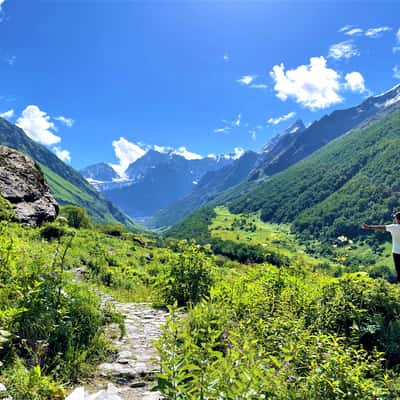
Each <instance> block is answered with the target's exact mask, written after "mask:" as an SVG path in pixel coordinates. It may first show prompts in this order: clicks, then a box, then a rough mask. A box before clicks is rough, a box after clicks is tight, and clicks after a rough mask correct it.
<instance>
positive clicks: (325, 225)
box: [172, 111, 400, 242]
mask: <svg viewBox="0 0 400 400" xmlns="http://www.w3.org/2000/svg"><path fill="white" fill-rule="evenodd" d="M399 148H400V112H399V111H397V112H394V113H392V114H390V115H389V116H386V117H384V118H382V119H380V120H377V121H374V122H373V123H370V124H369V125H368V126H367V127H364V128H362V129H356V130H353V131H351V132H350V133H348V134H347V135H345V136H344V137H342V138H340V139H337V140H335V141H333V142H331V143H330V144H328V145H326V146H325V147H323V148H322V149H321V150H319V151H317V152H316V153H314V154H313V155H311V156H310V157H308V158H306V159H305V160H303V161H300V162H299V163H297V164H296V165H294V166H292V167H290V168H288V169H287V170H286V171H284V172H282V173H280V174H278V175H275V176H274V177H272V178H270V179H267V180H264V181H262V182H259V183H258V184H257V185H255V186H254V183H253V185H252V186H251V184H250V183H243V184H241V185H239V186H237V187H236V188H234V189H232V190H230V191H229V192H226V193H224V194H223V195H222V196H219V198H218V199H217V200H216V201H214V202H213V205H215V204H225V205H228V206H229V208H230V210H231V211H232V212H234V213H249V212H256V211H259V212H260V213H261V214H260V215H261V218H262V219H263V220H264V221H269V222H274V223H288V224H291V226H292V229H293V231H294V232H296V233H297V234H300V235H301V236H303V237H304V238H307V239H318V240H322V241H326V242H328V241H332V240H333V239H335V238H337V237H338V236H340V235H345V236H347V237H349V238H352V239H360V238H366V236H365V233H364V232H363V231H361V230H360V228H359V226H360V224H361V223H362V222H367V223H380V224H381V223H389V222H390V221H391V219H392V218H391V214H392V213H393V211H394V210H397V209H399V208H400V198H399V194H400V174H399V172H398V171H399V165H400V153H399ZM205 210H207V208H205V209H203V210H202V211H201V213H203V214H204V213H205V212H206V211H205ZM208 212H210V209H209V208H208ZM199 219H201V215H200V213H194V214H192V215H191V216H190V217H189V218H187V219H186V220H185V221H183V222H182V223H181V224H179V225H177V226H176V227H174V228H173V229H172V233H174V232H176V231H178V230H179V231H180V232H181V233H182V232H185V233H189V230H190V225H193V223H194V221H198V220H199ZM383 238H384V235H371V234H369V236H368V240H369V241H370V242H372V241H374V240H378V241H379V240H380V239H383Z"/></svg>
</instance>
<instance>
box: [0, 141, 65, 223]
mask: <svg viewBox="0 0 400 400" xmlns="http://www.w3.org/2000/svg"><path fill="white" fill-rule="evenodd" d="M0 194H1V196H2V197H4V198H5V199H6V200H8V201H9V202H10V203H11V204H12V205H13V208H14V212H15V215H16V218H17V220H18V221H19V222H21V223H27V224H31V225H40V224H42V223H43V222H46V221H53V220H54V219H55V218H56V217H57V214H58V204H57V203H56V201H55V199H54V197H53V195H52V194H51V192H50V189H49V187H48V185H47V183H46V181H45V179H44V175H43V173H42V171H41V170H40V168H39V166H38V165H37V164H36V163H35V162H34V161H33V160H32V159H30V158H29V157H27V156H26V155H24V154H22V153H19V152H17V151H15V150H12V149H10V148H8V147H4V146H0Z"/></svg>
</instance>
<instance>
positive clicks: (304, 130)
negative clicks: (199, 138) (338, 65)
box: [81, 85, 400, 228]
mask: <svg viewBox="0 0 400 400" xmlns="http://www.w3.org/2000/svg"><path fill="white" fill-rule="evenodd" d="M399 99H400V85H397V86H395V87H394V88H392V89H390V90H388V91H387V92H385V93H383V94H380V95H377V96H371V97H369V98H367V99H366V100H365V101H363V102H362V103H361V104H360V105H357V106H354V107H351V108H347V109H343V110H335V111H333V112H332V113H331V114H329V115H325V116H324V117H322V118H321V119H320V120H318V121H314V122H313V123H311V124H310V125H309V126H307V127H306V126H305V125H304V123H303V121H301V120H297V121H295V122H294V123H293V124H292V125H291V126H289V127H288V128H287V129H286V130H285V131H283V132H282V133H280V134H278V135H276V136H275V137H273V138H272V139H271V140H270V141H269V142H268V143H266V144H265V145H264V146H263V148H262V149H260V151H259V152H254V151H247V152H243V154H241V155H240V156H237V157H233V156H232V155H230V156H219V157H206V158H203V159H196V160H187V159H186V158H184V157H183V156H181V155H177V154H174V152H173V151H168V152H164V153H162V152H159V151H155V150H149V151H148V152H147V153H146V154H145V155H144V156H142V157H141V158H139V159H138V160H136V161H135V162H133V163H132V164H131V165H130V166H129V167H128V169H127V170H126V171H125V175H126V176H125V179H121V177H120V176H118V174H117V173H116V172H115V171H114V169H113V168H112V167H111V166H110V165H108V164H105V163H100V164H95V165H93V166H90V167H87V168H85V169H84V170H82V171H81V173H82V175H83V176H84V177H85V178H86V179H87V180H88V181H89V182H90V183H92V184H94V185H95V186H96V187H97V188H98V189H99V190H101V191H102V192H103V194H104V196H105V197H106V198H108V199H109V200H110V201H112V202H113V203H114V204H116V205H117V206H118V207H119V208H120V209H121V210H123V211H124V212H125V213H127V214H128V215H129V216H130V217H132V218H135V219H137V220H139V221H141V222H144V223H146V224H147V225H148V226H150V227H152V228H163V227H168V226H171V225H173V224H175V223H177V222H178V221H180V220H182V219H183V218H185V217H186V216H187V215H189V214H190V213H191V212H192V211H194V210H195V209H197V208H198V207H200V206H202V205H203V204H206V203H207V202H208V201H211V200H213V199H214V198H215V197H217V196H218V195H219V194H220V193H222V192H223V191H225V190H227V189H229V188H231V187H234V186H235V185H237V184H239V183H240V182H245V181H248V182H252V181H253V182H255V184H256V185H257V184H258V182H259V181H262V180H265V179H267V178H268V177H270V176H273V175H275V174H277V173H279V172H282V171H284V170H286V169H287V168H288V167H290V166H291V165H294V164H296V163H297V162H298V161H300V160H303V159H305V158H306V157H308V156H309V155H311V154H313V153H314V152H315V151H317V150H318V149H320V148H322V147H324V146H325V145H326V144H328V143H330V142H331V141H332V140H334V139H337V138H339V137H341V136H342V135H344V134H346V133H348V132H349V131H351V130H352V129H354V128H357V127H362V126H365V125H367V124H369V123H370V122H371V121H373V120H377V119H380V118H382V117H383V116H385V115H386V114H387V113H388V112H391V110H392V108H393V106H396V104H397V102H398V101H399Z"/></svg>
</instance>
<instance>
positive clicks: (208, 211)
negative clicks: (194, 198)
mask: <svg viewBox="0 0 400 400" xmlns="http://www.w3.org/2000/svg"><path fill="white" fill-rule="evenodd" d="M215 217H216V213H215V211H214V209H213V207H202V208H201V209H199V210H198V211H196V212H195V213H193V214H192V215H190V216H189V217H188V218H186V219H185V220H184V221H183V222H182V223H179V224H177V225H175V226H173V227H172V228H171V229H169V230H168V231H167V236H168V237H175V238H178V239H196V240H197V241H198V242H199V243H207V242H208V240H209V238H210V234H209V232H208V226H209V225H210V224H211V222H212V219H213V218H215Z"/></svg>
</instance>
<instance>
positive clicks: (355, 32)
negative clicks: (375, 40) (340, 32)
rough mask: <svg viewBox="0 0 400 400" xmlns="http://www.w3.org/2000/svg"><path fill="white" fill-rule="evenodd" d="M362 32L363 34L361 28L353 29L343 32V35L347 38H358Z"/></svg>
mask: <svg viewBox="0 0 400 400" xmlns="http://www.w3.org/2000/svg"><path fill="white" fill-rule="evenodd" d="M363 32H364V30H363V29H361V28H353V29H349V30H348V31H346V32H344V34H345V35H347V36H359V35H361V34H362V33H363Z"/></svg>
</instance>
